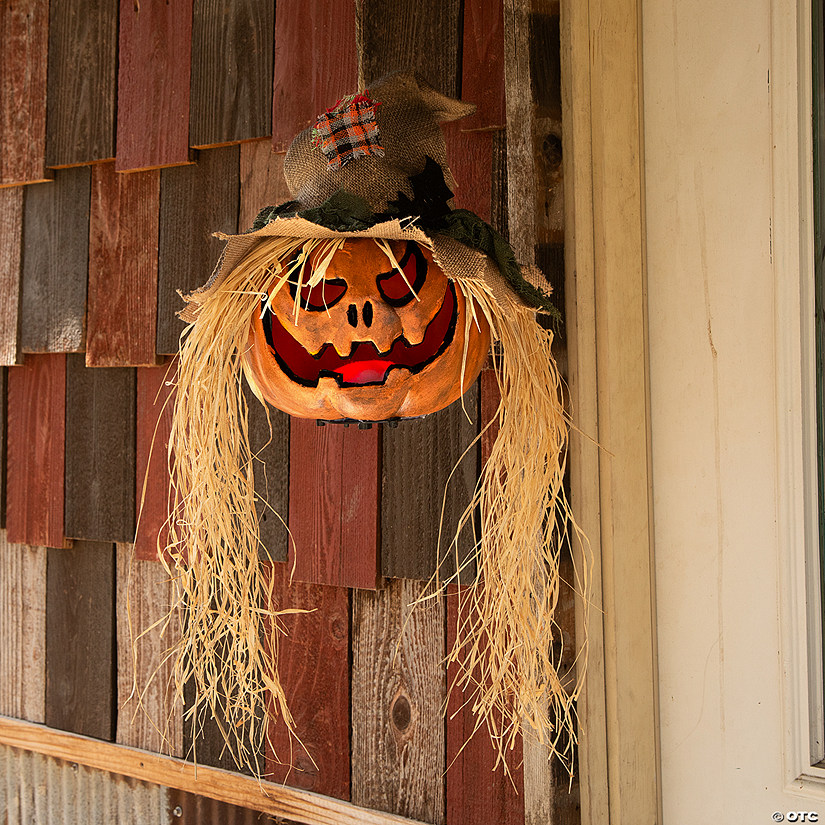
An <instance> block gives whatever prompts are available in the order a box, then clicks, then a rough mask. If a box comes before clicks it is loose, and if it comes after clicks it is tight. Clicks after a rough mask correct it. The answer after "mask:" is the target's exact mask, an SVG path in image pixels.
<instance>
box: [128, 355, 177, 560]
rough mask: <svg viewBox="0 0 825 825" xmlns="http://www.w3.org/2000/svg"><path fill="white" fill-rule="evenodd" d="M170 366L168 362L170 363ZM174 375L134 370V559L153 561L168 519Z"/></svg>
mask: <svg viewBox="0 0 825 825" xmlns="http://www.w3.org/2000/svg"><path fill="white" fill-rule="evenodd" d="M170 362H171V359H170ZM174 378H175V372H174V367H173V366H172V365H171V363H166V364H161V365H160V366H157V367H138V369H137V405H136V406H137V409H136V412H135V417H136V420H135V436H136V448H135V513H136V515H137V526H136V530H135V555H136V557H137V558H138V559H141V560H143V561H157V558H158V538H160V543H161V546H165V544H166V539H167V536H168V533H167V530H166V521H167V519H168V517H169V505H170V499H169V495H170V489H169V462H168V458H167V456H168V449H169V436H170V434H171V431H172V404H173V401H174V388H173V387H172V386H169V382H171V381H174Z"/></svg>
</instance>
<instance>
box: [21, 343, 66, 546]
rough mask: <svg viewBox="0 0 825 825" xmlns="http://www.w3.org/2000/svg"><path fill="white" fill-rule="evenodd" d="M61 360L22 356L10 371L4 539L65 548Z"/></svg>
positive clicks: (63, 371) (63, 367) (56, 356)
mask: <svg viewBox="0 0 825 825" xmlns="http://www.w3.org/2000/svg"><path fill="white" fill-rule="evenodd" d="M65 411H66V356H65V355H62V354H50V355H27V356H26V358H25V361H24V363H23V365H22V366H19V367H11V368H9V375H8V430H7V432H8V443H7V467H8V470H7V477H6V478H7V485H6V490H7V509H6V527H7V530H8V539H9V541H11V542H18V543H21V544H35V545H44V546H46V547H68V546H69V545H68V543H67V541H66V539H65V537H64V534H63V496H64V492H63V472H64V467H65V459H64V444H65V439H66V425H65Z"/></svg>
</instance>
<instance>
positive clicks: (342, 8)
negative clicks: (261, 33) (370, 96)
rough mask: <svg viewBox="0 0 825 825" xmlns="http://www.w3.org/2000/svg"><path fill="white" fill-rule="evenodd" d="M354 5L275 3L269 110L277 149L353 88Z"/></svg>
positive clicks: (321, 0) (320, 0) (304, 0)
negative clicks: (271, 92) (273, 89)
mask: <svg viewBox="0 0 825 825" xmlns="http://www.w3.org/2000/svg"><path fill="white" fill-rule="evenodd" d="M356 5H357V4H356V3H341V2H338V0H280V2H279V3H278V13H277V14H276V16H275V44H276V48H275V91H274V95H273V112H272V116H273V117H272V145H273V147H274V148H275V149H276V150H277V151H286V150H287V149H288V148H289V144H290V143H291V142H292V139H293V138H294V137H295V135H297V134H298V132H301V131H303V130H304V129H306V128H307V127H309V126H312V125H313V124H314V123H315V120H316V119H317V117H318V115H319V114H321V113H322V112H323V111H324V110H325V109H331V108H332V107H333V106H334V105H335V103H336V102H337V101H338V100H339V99H340V98H342V97H344V95H348V94H354V93H355V92H356V91H357V89H356V86H357V84H358V65H357V54H356V46H355V39H356V34H355V16H356ZM331 66H334V67H335V71H330V70H329V68H330V67H331ZM298 90H300V93H296V92H297V91H298Z"/></svg>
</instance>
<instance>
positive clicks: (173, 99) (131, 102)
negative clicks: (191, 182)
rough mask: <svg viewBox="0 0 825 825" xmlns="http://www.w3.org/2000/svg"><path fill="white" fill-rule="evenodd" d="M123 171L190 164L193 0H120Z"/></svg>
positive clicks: (119, 133) (119, 117)
mask: <svg viewBox="0 0 825 825" xmlns="http://www.w3.org/2000/svg"><path fill="white" fill-rule="evenodd" d="M119 22H120V25H119V50H118V82H117V159H116V162H115V168H116V169H117V171H118V172H127V171H135V170H138V169H150V168H158V167H161V166H174V165H176V164H181V163H188V162H189V83H190V71H191V68H190V63H191V57H192V0H177V2H175V3H169V2H164V0H141V2H140V3H135V2H134V0H120V21H119Z"/></svg>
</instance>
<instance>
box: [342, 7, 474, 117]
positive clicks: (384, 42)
mask: <svg viewBox="0 0 825 825" xmlns="http://www.w3.org/2000/svg"><path fill="white" fill-rule="evenodd" d="M359 9H360V10H359V23H360V27H361V32H360V55H359V60H360V71H359V74H360V76H361V77H363V80H364V83H365V84H367V85H369V84H370V83H374V82H375V81H376V80H377V79H378V78H379V77H381V76H382V75H384V74H387V73H388V72H392V71H396V70H398V69H414V70H416V71H417V72H419V73H420V74H421V75H422V77H423V78H424V79H425V80H426V81H427V82H428V83H430V85H432V86H434V87H435V88H436V89H438V91H440V92H443V93H444V94H446V95H449V96H450V97H456V96H457V94H458V91H459V89H460V86H459V83H460V76H459V66H460V65H461V58H460V49H461V3H460V2H459V0H420V1H419V2H417V3H407V2H403V0H364V2H363V3H361V5H360V7H359ZM334 102H335V101H333V103H334Z"/></svg>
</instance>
